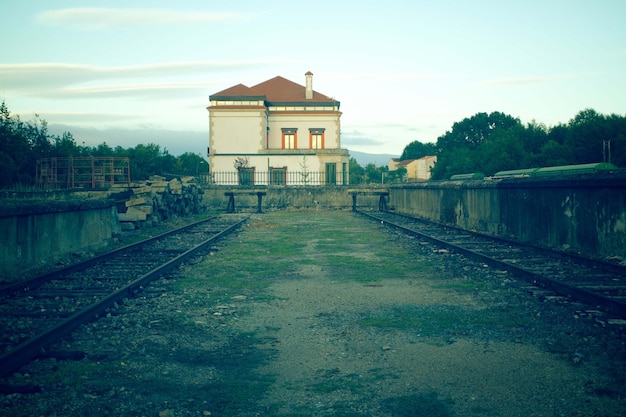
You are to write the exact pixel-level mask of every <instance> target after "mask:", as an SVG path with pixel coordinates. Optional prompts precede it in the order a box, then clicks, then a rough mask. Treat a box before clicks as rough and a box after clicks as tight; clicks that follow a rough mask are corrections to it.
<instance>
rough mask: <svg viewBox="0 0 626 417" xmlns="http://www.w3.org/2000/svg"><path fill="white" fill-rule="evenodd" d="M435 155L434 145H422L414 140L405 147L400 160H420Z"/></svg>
mask: <svg viewBox="0 0 626 417" xmlns="http://www.w3.org/2000/svg"><path fill="white" fill-rule="evenodd" d="M435 153H436V148H435V144H434V143H422V142H420V141H417V140H415V141H413V142H411V143H409V144H408V145H406V146H405V148H404V151H402V155H401V156H400V159H401V160H406V159H420V158H422V157H424V156H429V155H435Z"/></svg>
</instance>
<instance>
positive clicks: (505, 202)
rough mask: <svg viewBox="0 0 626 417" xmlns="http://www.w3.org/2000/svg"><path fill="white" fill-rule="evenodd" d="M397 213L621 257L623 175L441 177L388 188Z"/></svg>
mask: <svg viewBox="0 0 626 417" xmlns="http://www.w3.org/2000/svg"><path fill="white" fill-rule="evenodd" d="M390 204H391V205H392V206H394V207H395V210H396V211H397V212H399V213H404V214H409V215H414V216H417V217H421V218H425V219H429V220H433V221H436V222H439V223H443V224H446V225H451V226H456V227H460V228H463V229H468V230H475V231H477V232H480V233H484V234H488V235H493V236H500V237H506V238H511V239H516V240H521V241H523V242H529V243H533V244H538V245H541V246H546V247H552V248H557V249H562V250H569V251H574V252H578V253H582V254H584V255H587V256H592V257H599V258H614V257H615V258H620V259H626V178H624V177H618V176H607V177H602V176H593V177H592V176H587V177H578V178H573V177H572V178H570V179H564V178H560V179H557V178H544V179H531V178H525V179H508V180H500V181H488V180H474V181H466V182H463V181H447V182H432V183H423V184H412V185H406V186H392V187H391V188H390Z"/></svg>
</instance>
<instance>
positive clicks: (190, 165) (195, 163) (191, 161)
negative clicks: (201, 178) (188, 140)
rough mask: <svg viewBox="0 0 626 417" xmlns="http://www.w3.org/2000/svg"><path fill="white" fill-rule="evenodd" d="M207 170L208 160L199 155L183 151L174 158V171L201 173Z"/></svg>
mask: <svg viewBox="0 0 626 417" xmlns="http://www.w3.org/2000/svg"><path fill="white" fill-rule="evenodd" d="M208 172H209V164H208V162H207V161H206V160H205V159H204V158H202V157H201V156H200V155H198V154H195V153H193V152H185V153H184V154H182V155H180V156H179V157H178V158H176V173H177V174H180V175H201V174H206V173H208Z"/></svg>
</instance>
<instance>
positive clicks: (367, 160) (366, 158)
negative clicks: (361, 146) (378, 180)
mask: <svg viewBox="0 0 626 417" xmlns="http://www.w3.org/2000/svg"><path fill="white" fill-rule="evenodd" d="M348 150H349V151H350V157H351V158H354V159H356V161H357V162H358V163H359V165H361V166H362V167H364V168H365V166H366V165H367V164H374V165H376V166H377V167H380V166H386V165H389V160H390V159H391V158H399V157H400V155H391V154H386V153H377V154H374V153H365V152H357V151H352V150H350V149H348Z"/></svg>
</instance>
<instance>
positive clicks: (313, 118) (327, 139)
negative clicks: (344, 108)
mask: <svg viewBox="0 0 626 417" xmlns="http://www.w3.org/2000/svg"><path fill="white" fill-rule="evenodd" d="M269 128H270V130H269V149H281V148H282V130H281V129H282V128H297V129H298V143H297V145H298V149H310V145H309V129H311V128H315V129H318V128H321V129H325V130H324V149H338V148H339V147H340V143H339V117H338V115H336V114H320V113H316V114H306V113H291V114H289V113H285V114H280V113H272V114H270V117H269Z"/></svg>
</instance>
